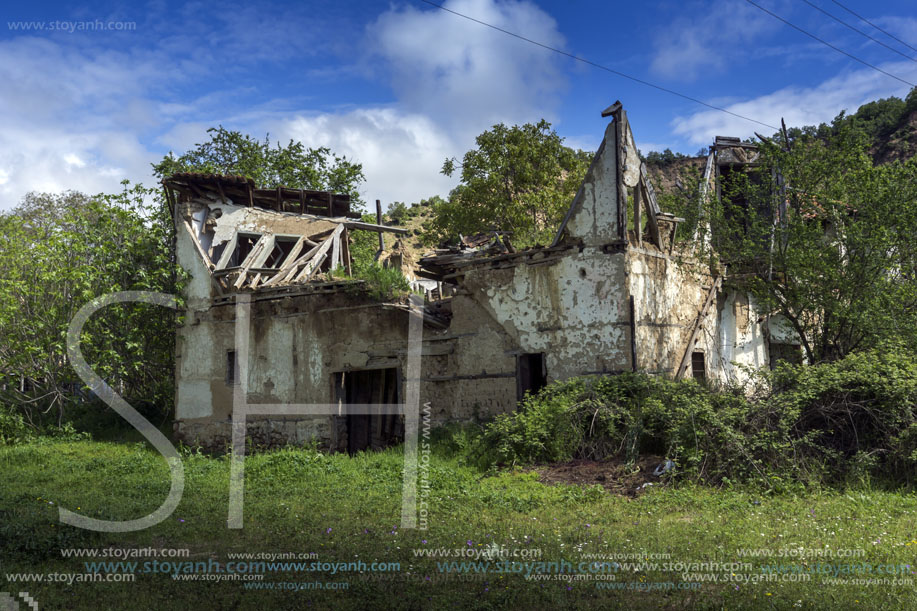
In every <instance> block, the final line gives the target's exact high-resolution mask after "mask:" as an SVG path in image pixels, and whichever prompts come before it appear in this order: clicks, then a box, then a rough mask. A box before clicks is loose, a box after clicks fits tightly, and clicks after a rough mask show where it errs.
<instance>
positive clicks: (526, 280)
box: [453, 248, 629, 381]
mask: <svg viewBox="0 0 917 611" xmlns="http://www.w3.org/2000/svg"><path fill="white" fill-rule="evenodd" d="M624 274H625V257H624V255H623V254H621V253H617V254H606V253H604V252H602V251H601V250H600V249H596V248H584V249H583V251H582V252H574V253H570V254H568V255H567V256H564V257H562V258H560V259H559V260H557V261H555V262H552V263H550V264H536V265H528V264H526V263H522V262H520V263H519V264H517V265H515V266H513V267H510V268H506V269H501V270H475V271H472V272H469V273H468V274H467V275H466V277H465V281H464V283H463V286H464V287H465V288H466V289H467V290H468V291H469V293H470V298H471V299H472V300H474V301H475V302H476V303H477V304H478V306H479V307H480V308H481V309H482V310H483V311H484V312H486V313H487V315H488V317H489V318H490V319H491V320H493V321H496V322H497V323H498V324H499V326H500V328H501V329H502V330H503V331H504V332H505V333H506V335H507V337H508V342H509V346H510V350H511V351H512V356H515V355H518V354H519V353H527V352H535V353H537V352H543V353H545V360H546V363H545V364H546V369H547V375H548V380H549V381H553V380H558V379H565V378H568V377H570V376H573V375H581V374H583V373H587V372H589V373H596V372H614V371H622V370H624V369H626V368H628V367H629V353H628V352H627V346H628V345H629V344H628V343H627V342H628V332H627V329H628V310H627V296H626V292H625V291H623V290H622V288H623V287H624V286H625V283H624ZM457 305H458V304H456V306H457ZM453 309H455V307H454V308H453ZM507 366H508V368H509V367H511V368H512V369H510V370H511V371H515V360H513V362H511V363H507Z"/></svg>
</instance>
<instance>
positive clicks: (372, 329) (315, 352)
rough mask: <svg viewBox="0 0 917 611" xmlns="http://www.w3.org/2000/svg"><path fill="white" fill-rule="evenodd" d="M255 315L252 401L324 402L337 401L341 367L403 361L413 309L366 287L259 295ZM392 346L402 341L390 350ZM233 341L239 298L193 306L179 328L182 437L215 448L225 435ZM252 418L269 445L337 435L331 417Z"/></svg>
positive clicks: (326, 441) (259, 438)
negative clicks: (392, 304) (372, 297)
mask: <svg viewBox="0 0 917 611" xmlns="http://www.w3.org/2000/svg"><path fill="white" fill-rule="evenodd" d="M250 316H251V326H250V335H249V338H250V339H249V341H250V349H249V357H248V359H249V372H248V402H249V403H269V404H285V403H320V404H327V403H331V402H332V401H333V397H334V375H333V374H334V373H335V372H342V371H351V370H356V369H375V368H385V367H398V368H402V369H403V367H404V365H405V363H404V359H405V355H406V340H405V338H406V337H407V323H408V318H407V316H408V315H407V313H406V312H404V311H402V310H395V309H386V308H385V307H384V306H383V305H382V304H378V303H373V302H369V301H368V300H367V299H366V298H365V297H363V296H362V295H359V294H354V293H350V292H338V293H333V294H328V293H321V294H315V293H313V294H301V295H294V296H282V297H273V298H266V296H259V295H256V296H255V297H254V299H253V301H252V305H251V315H250ZM380 346H381V347H382V349H381V350H380ZM385 346H392V347H394V346H398V349H392V350H391V352H390V353H388V354H386V350H385V348H384V347H385ZM230 350H235V305H234V304H226V305H218V306H214V307H211V308H210V309H208V310H206V311H198V312H194V313H193V316H192V318H191V319H190V320H186V324H185V326H183V327H181V328H180V329H179V344H178V365H177V367H178V371H179V379H178V389H177V403H176V428H177V432H178V434H179V436H180V437H182V438H184V439H187V440H189V441H199V442H201V443H202V444H204V445H207V446H211V447H215V448H221V447H224V446H225V444H226V443H228V440H229V438H230V433H231V419H232V393H233V390H234V387H233V386H232V385H231V384H229V383H227V380H226V373H227V371H226V370H227V352H228V351H230ZM402 393H403V390H402ZM402 398H403V394H402ZM249 420H250V423H249V433H250V434H251V435H252V436H253V437H254V438H255V441H256V442H258V443H263V444H265V445H275V444H278V443H286V442H294V443H305V442H306V441H308V440H309V439H313V438H315V439H317V440H318V441H319V442H320V443H322V444H323V445H325V446H329V447H330V445H331V442H332V436H333V432H332V428H333V427H332V419H331V418H330V417H326V416H321V417H303V416H288V417H285V416H282V415H276V416H273V415H271V416H264V417H251V416H250V417H249Z"/></svg>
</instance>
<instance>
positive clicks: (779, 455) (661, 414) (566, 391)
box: [462, 348, 917, 488]
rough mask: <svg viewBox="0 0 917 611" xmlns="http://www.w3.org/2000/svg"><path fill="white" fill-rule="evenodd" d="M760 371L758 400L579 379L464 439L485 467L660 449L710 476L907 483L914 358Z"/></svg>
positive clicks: (641, 381) (897, 355)
mask: <svg viewBox="0 0 917 611" xmlns="http://www.w3.org/2000/svg"><path fill="white" fill-rule="evenodd" d="M756 376H757V377H758V379H757V380H755V381H757V382H760V383H761V387H762V388H763V389H764V392H759V393H757V394H754V395H751V394H750V393H749V391H748V388H743V387H727V388H719V389H710V388H707V387H704V386H701V385H699V384H697V383H696V382H695V381H694V380H682V381H677V382H676V381H673V380H668V379H664V378H659V377H654V376H650V375H646V374H639V373H626V374H621V375H616V376H608V377H583V378H573V379H570V380H567V381H564V382H559V383H555V384H552V385H550V386H548V387H547V388H545V389H543V390H542V391H541V392H540V393H539V394H537V395H530V396H527V397H526V398H525V400H524V401H523V402H522V404H521V406H520V407H519V409H518V411H516V412H515V413H512V414H504V415H501V416H498V417H497V418H496V419H495V420H494V421H492V422H491V423H489V424H488V425H487V426H486V427H485V428H484V431H483V433H482V434H481V435H480V436H478V437H477V438H474V439H468V438H467V436H466V438H463V440H462V444H463V445H464V446H466V447H467V449H468V451H467V454H468V455H469V456H470V457H471V459H472V460H473V461H474V462H476V463H478V464H479V465H480V466H487V465H494V464H517V463H536V462H556V461H564V460H569V459H573V458H586V459H594V460H604V459H610V458H618V459H624V460H626V461H628V462H634V461H635V460H636V459H637V457H638V456H639V455H641V454H660V455H664V456H666V457H668V458H669V459H671V460H673V461H674V462H675V464H676V468H677V473H678V474H679V476H680V477H682V478H689V479H695V480H703V481H707V482H709V483H720V482H724V481H747V482H750V481H755V482H759V483H764V484H766V485H767V486H768V487H772V488H773V487H778V486H782V485H784V484H785V483H786V482H787V481H796V482H803V483H813V482H841V481H846V480H858V481H863V480H867V479H870V478H872V477H876V476H877V475H880V474H881V476H882V477H888V476H891V477H893V478H895V480H896V481H903V480H909V479H910V472H911V471H913V467H914V466H915V464H917V415H915V408H917V361H915V360H914V358H913V357H912V356H911V355H909V354H907V353H906V352H904V351H902V350H899V349H895V348H885V349H883V350H876V351H870V352H864V353H858V354H854V355H851V356H849V357H847V358H846V359H843V360H841V361H837V362H834V363H829V364H824V365H817V366H811V367H806V366H790V365H787V364H782V365H781V366H780V367H779V368H778V369H777V370H776V371H774V372H759V373H757V374H756Z"/></svg>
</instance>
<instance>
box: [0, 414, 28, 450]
mask: <svg viewBox="0 0 917 611" xmlns="http://www.w3.org/2000/svg"><path fill="white" fill-rule="evenodd" d="M34 436H35V431H34V430H33V429H32V428H31V427H30V426H29V425H27V424H26V423H25V419H24V418H23V417H22V414H19V413H17V412H16V411H14V410H12V409H10V408H9V407H6V406H0V445H12V444H15V443H20V442H23V441H28V440H29V439H32V438H33V437H34Z"/></svg>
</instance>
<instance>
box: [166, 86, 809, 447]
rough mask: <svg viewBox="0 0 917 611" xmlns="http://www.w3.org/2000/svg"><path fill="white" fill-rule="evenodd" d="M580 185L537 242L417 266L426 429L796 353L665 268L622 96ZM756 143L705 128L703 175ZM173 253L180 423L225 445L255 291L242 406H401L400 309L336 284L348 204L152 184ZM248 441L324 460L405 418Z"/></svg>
mask: <svg viewBox="0 0 917 611" xmlns="http://www.w3.org/2000/svg"><path fill="white" fill-rule="evenodd" d="M603 116H609V117H611V122H610V123H609V125H608V127H607V129H606V130H605V134H604V137H603V139H602V142H601V144H600V146H599V148H598V151H597V152H596V154H595V158H594V159H593V161H592V164H591V166H590V168H589V170H588V173H587V174H586V177H585V179H584V181H583V184H582V186H581V188H580V189H579V192H578V193H577V195H576V197H575V198H574V200H573V202H572V204H571V206H570V209H569V211H568V213H567V215H566V218H565V219H564V221H563V224H562V225H561V227H560V228H559V229H558V231H557V234H556V237H555V239H554V240H553V242H552V243H551V244H550V245H548V246H545V247H535V248H530V249H525V250H518V251H517V250H515V249H513V247H512V246H511V245H510V244H509V243H508V242H507V241H506V240H503V239H501V236H499V235H492V236H484V237H481V236H479V237H478V238H477V239H465V240H463V243H462V246H461V247H459V248H457V249H451V250H440V251H437V252H436V253H435V254H432V255H431V256H427V257H425V258H423V259H421V260H420V261H419V262H418V263H419V267H418V268H417V269H416V273H417V275H418V276H420V277H422V278H425V279H428V280H433V281H435V282H436V286H437V287H438V290H436V291H434V292H433V293H432V294H428V297H427V299H426V301H425V304H424V310H425V312H424V316H423V320H424V323H423V346H422V352H421V368H420V369H421V371H420V375H419V381H420V384H419V386H420V400H421V402H422V403H427V402H429V404H430V406H431V412H432V418H433V421H434V422H436V423H442V422H446V421H462V420H470V419H473V418H488V417H492V416H494V415H496V414H499V413H502V412H507V411H511V410H513V409H515V407H516V402H517V400H518V399H519V398H520V397H522V395H523V394H524V393H525V392H526V391H530V390H536V389H538V388H540V387H541V386H543V385H545V384H547V383H549V382H552V381H554V380H561V379H565V378H569V377H571V376H578V375H586V374H614V373H619V372H625V371H644V372H649V373H652V374H657V375H664V376H670V377H682V376H694V377H698V378H708V379H712V380H728V379H731V378H736V377H739V376H741V375H743V373H742V372H743V368H742V367H740V365H749V366H753V367H763V366H767V365H768V364H769V363H770V362H771V361H772V360H774V359H776V358H778V357H780V358H794V355H796V354H798V353H799V347H798V345H797V344H798V343H799V342H798V341H797V340H796V339H794V337H793V334H792V333H791V332H788V331H787V327H786V325H784V324H781V323H782V321H781V319H780V318H779V317H778V316H771V315H769V313H768V312H761V311H759V309H758V308H756V306H755V304H754V303H752V302H751V301H750V300H749V299H748V297H747V296H746V295H744V294H736V293H735V292H732V291H727V290H725V289H724V288H723V285H722V277H721V276H719V275H716V274H711V273H710V272H709V271H708V272H707V273H703V272H702V271H698V270H691V269H689V268H688V267H687V266H683V265H678V264H676V262H675V255H676V254H677V252H678V251H677V249H682V248H688V249H690V248H691V247H692V245H691V244H690V243H688V244H686V245H684V246H683V245H682V243H681V242H679V244H678V245H676V244H675V241H674V236H675V231H676V228H677V226H678V224H679V223H680V222H682V219H679V218H676V217H674V216H673V215H672V214H668V213H666V212H663V211H661V210H660V209H659V206H658V204H657V201H656V196H655V194H654V191H653V187H652V184H651V182H650V180H649V177H648V175H647V171H646V168H645V166H644V165H643V163H642V162H641V160H640V157H639V154H638V151H637V148H636V146H635V143H634V136H633V133H632V132H631V128H630V125H629V123H628V121H627V116H626V113H625V112H624V110H623V109H622V108H621V106H620V104H615V105H613V106H612V107H610V108H609V109H607V110H606V111H605V112H604V113H603ZM756 154H757V153H756V149H755V148H754V146H753V145H748V144H743V143H741V142H739V141H738V140H737V139H724V138H719V139H717V141H716V143H715V146H714V147H713V150H712V151H711V153H710V156H709V158H708V160H707V168H706V174H705V178H706V182H707V184H708V185H710V186H713V185H715V184H717V182H716V178H717V176H719V175H722V174H724V173H728V172H731V171H735V170H736V169H737V168H740V167H741V166H744V165H745V164H749V163H754V160H755V156H756ZM164 184H165V187H166V191H167V193H168V195H169V198H170V203H171V205H172V207H173V211H174V219H175V223H176V228H177V256H178V260H179V263H180V264H181V265H182V266H183V267H184V269H186V270H187V271H188V272H189V273H190V275H191V280H190V283H189V285H188V287H187V290H186V295H185V297H186V304H187V307H186V312H185V317H184V321H183V325H182V326H181V328H180V329H179V331H178V355H179V356H178V362H177V365H176V376H177V385H176V386H177V397H176V408H175V411H176V422H175V428H176V432H177V434H178V435H179V437H180V438H183V439H185V440H186V441H188V442H192V443H193V442H197V443H201V444H203V445H205V446H209V447H213V448H217V449H219V448H225V447H226V445H227V444H228V441H229V439H230V437H231V429H232V419H231V416H232V406H233V392H234V390H235V389H236V388H237V385H238V384H239V380H238V375H239V373H238V367H237V362H238V360H239V355H238V354H237V350H238V349H239V347H238V346H237V345H236V335H235V328H236V324H235V323H236V320H235V317H236V308H235V307H234V304H235V303H236V302H237V301H238V300H239V299H247V300H250V304H251V306H250V308H251V309H250V314H249V319H248V320H245V321H242V323H244V324H245V325H247V327H246V328H247V329H248V330H249V332H250V338H251V339H250V343H249V344H248V346H247V352H246V357H247V359H248V361H247V362H248V375H247V395H246V397H245V399H246V401H247V402H248V403H250V404H258V403H266V404H284V403H297V404H303V403H310V404H337V405H341V404H349V403H355V404H382V403H385V404H394V403H398V402H400V401H403V400H404V393H405V392H406V390H405V389H406V382H405V366H406V359H407V352H408V351H407V336H408V324H409V319H410V317H411V316H412V315H411V313H410V307H409V306H408V305H407V304H406V303H404V302H391V303H383V302H379V301H377V300H375V299H373V298H372V297H371V296H370V295H369V294H368V293H367V292H366V291H362V290H360V288H359V283H358V282H357V281H353V280H351V279H349V278H346V277H343V278H340V277H335V276H337V275H335V276H330V275H329V274H328V272H329V271H330V270H332V269H334V268H335V267H343V268H345V269H346V270H348V271H349V267H350V253H349V248H348V246H349V235H350V234H351V232H354V231H390V232H396V233H397V232H399V231H400V230H398V229H396V228H392V227H382V226H379V225H373V224H367V223H361V222H359V221H358V220H357V218H358V215H356V214H355V213H353V212H351V211H350V207H349V199H348V198H347V197H346V196H341V195H334V194H331V193H323V192H314V191H303V190H295V189H287V188H277V189H257V188H255V186H254V185H253V184H252V183H251V182H250V181H248V180H247V179H244V178H241V177H233V176H214V175H200V174H179V175H175V176H172V177H170V178H169V179H167V180H165V181H164ZM341 414H343V412H341ZM246 426H247V432H248V434H249V435H250V436H251V437H252V438H253V440H254V441H255V442H256V443H261V444H267V445H276V444H280V443H300V444H301V443H306V442H309V441H310V440H317V441H318V442H319V443H320V444H321V445H322V446H324V447H326V448H330V449H332V450H334V451H357V450H361V449H364V448H367V447H381V446H384V445H386V444H390V443H394V442H397V441H399V440H400V439H401V437H402V436H403V421H402V416H399V415H394V414H379V415H339V414H337V413H334V412H333V410H332V411H331V412H330V413H328V414H327V415H299V416H278V415H272V414H264V415H260V416H258V415H256V416H249V418H248V419H247V425H246Z"/></svg>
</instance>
